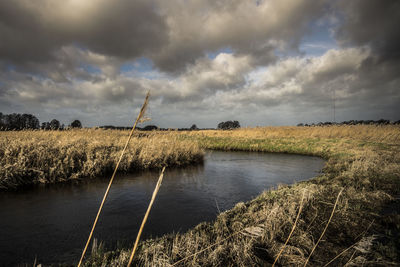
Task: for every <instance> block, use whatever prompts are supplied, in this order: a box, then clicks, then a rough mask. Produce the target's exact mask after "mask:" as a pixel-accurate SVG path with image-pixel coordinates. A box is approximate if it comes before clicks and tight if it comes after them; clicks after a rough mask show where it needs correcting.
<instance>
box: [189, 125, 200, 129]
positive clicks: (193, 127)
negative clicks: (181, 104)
mask: <svg viewBox="0 0 400 267" xmlns="http://www.w3.org/2000/svg"><path fill="white" fill-rule="evenodd" d="M198 129H199V128H197V125H196V124H193V125H192V126H191V127H190V130H198Z"/></svg>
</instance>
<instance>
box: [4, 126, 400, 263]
mask: <svg viewBox="0 0 400 267" xmlns="http://www.w3.org/2000/svg"><path fill="white" fill-rule="evenodd" d="M0 135H1V141H0V142H1V144H0V159H1V166H0V168H1V171H0V175H1V177H0V185H1V186H2V188H5V189H9V188H12V187H17V186H19V185H23V184H31V183H42V182H45V183H51V182H56V181H64V180H68V179H76V178H79V177H96V176H99V175H103V174H105V173H107V172H109V171H110V170H111V169H112V167H113V164H115V161H116V159H117V157H118V155H119V154H118V152H119V151H120V150H121V147H122V146H123V143H124V141H125V140H126V137H127V135H128V132H126V131H109V130H80V131H65V132H51V131H49V132H41V131H39V132H32V131H24V132H2V133H0ZM203 149H217V150H244V151H265V152H283V153H296V154H304V155H316V156H320V157H323V158H325V159H326V165H325V167H324V169H323V174H321V175H320V176H318V177H315V178H312V179H310V180H309V181H305V182H301V183H297V184H295V185H291V186H288V185H281V186H279V187H277V188H275V189H270V190H267V191H265V192H264V193H262V194H261V195H259V196H258V197H256V198H255V199H253V200H252V201H250V202H247V203H238V204H237V205H236V206H235V207H234V208H233V209H231V210H229V211H226V212H223V213H221V214H220V215H219V216H218V217H217V219H216V220H215V221H214V222H210V223H201V224H199V225H198V226H196V227H195V228H193V229H192V230H190V231H188V232H186V233H183V234H170V235H166V236H163V237H161V238H157V239H153V240H145V241H142V242H140V243H139V248H138V252H137V256H136V257H135V260H134V263H135V264H136V265H143V266H254V265H257V266H258V265H260V266H270V265H271V264H272V263H273V262H274V261H275V259H277V258H278V259H277V264H278V265H281V266H287V265H292V266H304V265H306V264H307V265H308V266H326V265H329V266H343V265H345V264H348V265H349V266H359V265H363V266H398V265H399V264H400V254H399V252H400V242H399V240H400V235H399V232H400V215H399V206H400V201H399V195H400V127H399V126H390V125H388V126H372V125H371V126H329V127H260V128H244V129H239V130H232V131H213V130H209V131H190V132H173V131H172V132H152V133H151V134H149V135H147V134H146V135H144V134H143V133H140V134H137V135H136V136H135V137H134V139H133V140H132V142H131V145H130V146H129V151H128V153H127V155H126V157H125V159H124V161H123V164H122V166H121V167H122V168H121V170H122V171H130V170H134V169H145V168H159V167H161V166H162V165H164V164H166V163H167V164H168V165H169V166H171V165H177V166H183V165H185V164H189V163H192V162H196V161H199V160H201V159H202V155H203ZM160 190H162V187H161V189H160ZM288 237H290V238H288ZM278 255H279V257H278ZM129 256H130V250H129V249H124V248H120V249H118V250H115V251H104V249H103V248H102V245H101V244H100V245H99V246H95V247H94V248H93V249H92V254H91V255H90V256H89V255H88V256H87V259H86V262H85V263H84V265H85V266H126V264H127V262H128V260H129Z"/></svg>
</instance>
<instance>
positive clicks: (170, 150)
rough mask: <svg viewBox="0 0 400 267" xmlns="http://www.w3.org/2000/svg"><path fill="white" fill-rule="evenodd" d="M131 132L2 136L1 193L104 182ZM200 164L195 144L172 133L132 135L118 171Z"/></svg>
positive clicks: (8, 134)
mask: <svg viewBox="0 0 400 267" xmlns="http://www.w3.org/2000/svg"><path fill="white" fill-rule="evenodd" d="M128 134H129V132H128V131H118V130H87V129H83V130H70V131H8V132H0V190H1V189H2V190H9V189H14V188H18V187H21V186H26V185H31V184H40V183H46V184H48V183H55V182H62V181H68V180H77V179H79V178H94V177H99V176H104V175H106V174H108V173H110V172H112V171H113V169H114V167H115V164H116V162H117V161H118V158H119V156H120V154H121V150H122V148H123V146H124V144H125V141H126V139H127V136H128ZM202 160H203V150H202V149H201V148H200V147H199V145H198V144H197V143H194V142H190V141H184V140H181V138H180V137H179V136H178V135H177V134H175V133H164V134H163V135H157V134H152V133H150V134H144V133H135V134H134V136H133V137H132V140H131V142H130V144H129V146H128V148H127V151H126V153H125V155H124V157H123V159H122V161H121V164H120V166H119V171H122V172H129V171H135V170H143V169H151V168H154V169H155V168H157V169H158V168H161V167H163V166H184V165H188V164H191V163H194V162H199V161H202Z"/></svg>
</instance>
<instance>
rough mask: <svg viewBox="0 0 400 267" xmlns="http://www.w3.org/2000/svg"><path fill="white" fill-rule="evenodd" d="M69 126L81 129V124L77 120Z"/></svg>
mask: <svg viewBox="0 0 400 267" xmlns="http://www.w3.org/2000/svg"><path fill="white" fill-rule="evenodd" d="M70 126H71V128H82V123H81V122H80V121H79V120H74V121H73V122H71V124H70Z"/></svg>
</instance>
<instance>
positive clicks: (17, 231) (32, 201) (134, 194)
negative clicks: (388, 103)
mask: <svg viewBox="0 0 400 267" xmlns="http://www.w3.org/2000/svg"><path fill="white" fill-rule="evenodd" d="M323 165H324V161H323V160H322V159H321V158H317V157H308V156H301V155H291V154H275V153H274V154H272V153H257V152H218V151H209V152H207V153H206V156H205V161H204V164H201V165H197V166H189V167H186V168H182V169H167V170H166V172H165V174H164V181H163V184H162V186H161V188H160V191H159V193H158V195H157V199H156V201H155V203H154V205H153V208H152V210H151V213H150V216H149V218H148V220H147V223H146V225H145V228H144V232H143V235H142V239H146V238H150V237H156V236H160V235H163V234H166V233H171V232H184V231H186V230H187V229H189V228H191V227H193V226H195V225H197V224H198V223H200V222H203V221H211V220H213V219H215V218H216V216H217V214H218V213H219V212H221V211H224V210H227V209H230V208H232V207H233V206H234V205H235V204H236V203H238V202H240V201H244V202H245V201H248V200H251V199H252V198H254V197H256V196H257V195H259V194H260V193H261V192H262V191H264V190H266V189H268V188H271V187H274V186H276V185H278V184H280V183H283V184H292V183H294V182H298V181H302V180H305V179H309V178H311V177H314V176H316V175H318V174H319V173H320V172H321V169H322V167H323ZM158 174H159V173H158V171H146V172H140V173H134V174H120V175H118V176H117V177H116V178H115V180H114V184H113V185H112V187H111V190H110V194H109V196H108V199H107V201H106V203H105V205H104V208H103V212H102V214H101V217H100V219H99V222H98V224H97V228H96V230H95V233H94V238H97V239H98V240H101V241H103V242H105V246H106V248H108V249H113V248H115V247H116V246H127V245H128V246H129V247H130V246H131V245H132V244H133V242H134V240H135V238H136V234H137V232H138V229H139V226H140V223H141V220H142V218H143V216H144V213H145V211H146V209H147V205H148V203H149V201H150V198H151V195H152V192H153V190H154V186H155V184H156V182H157V179H158ZM107 183H108V179H105V178H103V179H101V178H99V179H95V180H90V181H87V182H80V183H75V184H73V183H68V184H56V185H49V186H38V187H35V188H30V189H25V190H21V191H17V192H2V193H0V265H1V266H10V265H15V264H17V263H28V264H33V262H34V260H35V258H37V262H38V263H45V264H50V263H59V262H65V263H70V264H76V263H77V262H78V260H79V257H80V254H81V252H82V249H83V246H84V244H85V242H86V240H87V237H88V234H89V231H90V228H91V225H92V223H93V220H94V217H95V215H96V212H97V209H98V206H99V204H100V201H101V199H102V197H103V194H104V191H105V189H106V187H107ZM88 253H90V249H89V251H88Z"/></svg>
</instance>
